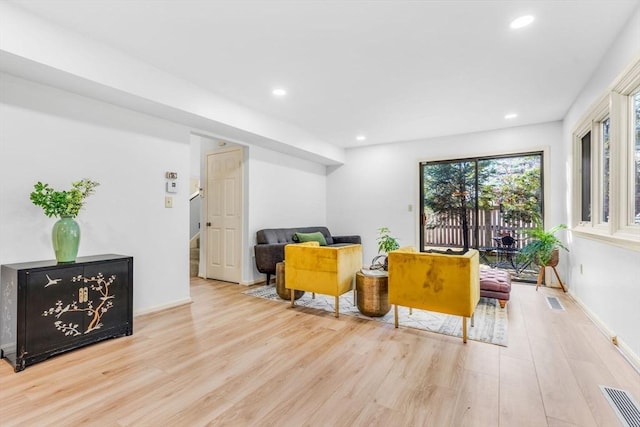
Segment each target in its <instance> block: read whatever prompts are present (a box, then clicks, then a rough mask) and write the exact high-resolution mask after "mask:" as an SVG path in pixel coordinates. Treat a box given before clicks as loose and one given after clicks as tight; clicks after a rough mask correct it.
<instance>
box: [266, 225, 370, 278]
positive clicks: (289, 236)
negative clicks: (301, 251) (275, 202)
mask: <svg viewBox="0 0 640 427" xmlns="http://www.w3.org/2000/svg"><path fill="white" fill-rule="evenodd" d="M317 231H319V232H321V233H322V235H323V236H324V238H325V240H326V241H327V246H339V245H350V244H353V243H362V240H361V239H360V236H332V235H331V233H330V232H329V229H328V228H327V227H297V228H266V229H264V230H258V231H257V232H256V246H255V254H256V267H257V268H258V271H259V272H260V273H264V274H266V275H267V284H269V281H270V280H271V275H272V274H275V273H276V264H277V263H279V262H281V261H284V247H285V245H287V244H289V243H295V242H294V240H293V236H294V234H295V233H297V232H299V233H315V232H317Z"/></svg>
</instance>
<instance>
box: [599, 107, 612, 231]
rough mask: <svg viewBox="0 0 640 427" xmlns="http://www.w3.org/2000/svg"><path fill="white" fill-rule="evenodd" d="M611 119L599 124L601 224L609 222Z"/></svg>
mask: <svg viewBox="0 0 640 427" xmlns="http://www.w3.org/2000/svg"><path fill="white" fill-rule="evenodd" d="M610 125H611V119H610V118H608V117H607V118H606V119H604V120H603V121H602V122H600V153H601V157H600V162H601V164H602V172H601V174H600V191H601V193H602V194H601V197H602V199H601V200H602V203H601V206H600V207H601V209H602V211H601V212H600V220H601V222H604V223H607V222H609V168H610V156H611V147H610V145H609V144H610V138H609V127H610Z"/></svg>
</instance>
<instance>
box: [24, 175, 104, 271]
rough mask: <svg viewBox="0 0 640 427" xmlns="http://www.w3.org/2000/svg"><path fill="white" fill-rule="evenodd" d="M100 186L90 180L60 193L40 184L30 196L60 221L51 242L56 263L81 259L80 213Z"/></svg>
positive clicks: (72, 184)
mask: <svg viewBox="0 0 640 427" xmlns="http://www.w3.org/2000/svg"><path fill="white" fill-rule="evenodd" d="M98 185H100V184H99V183H98V182H96V181H92V180H90V179H86V178H85V179H82V180H80V181H76V182H73V183H71V189H70V190H64V191H57V190H54V189H53V188H51V187H50V186H49V184H44V183H42V182H37V183H36V184H35V185H34V186H33V188H34V190H33V191H32V192H31V194H30V199H31V201H32V202H33V204H34V205H36V206H40V207H41V208H42V209H43V211H44V214H45V215H46V216H48V217H52V216H54V217H57V218H59V219H58V221H56V223H55V224H54V225H53V231H52V234H51V240H52V242H53V249H54V251H55V254H56V260H57V261H58V262H59V263H60V262H74V261H75V260H76V256H77V255H78V245H79V244H80V227H79V226H78V223H77V222H76V221H75V220H74V218H75V217H77V216H78V213H79V212H80V209H82V207H83V206H84V200H85V199H86V198H87V197H89V196H90V195H91V194H93V193H94V192H95V188H96V187H97V186H98Z"/></svg>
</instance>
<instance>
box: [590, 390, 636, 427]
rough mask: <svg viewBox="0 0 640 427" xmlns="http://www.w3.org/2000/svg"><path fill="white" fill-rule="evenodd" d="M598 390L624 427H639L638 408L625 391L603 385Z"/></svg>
mask: <svg viewBox="0 0 640 427" xmlns="http://www.w3.org/2000/svg"><path fill="white" fill-rule="evenodd" d="M600 389H601V390H602V393H604V397H606V398H607V401H608V402H609V404H610V405H611V407H612V408H613V410H614V411H615V413H616V415H617V416H618V418H619V419H620V422H621V423H622V425H623V426H624V427H640V407H638V404H637V403H636V402H635V400H633V397H632V396H631V395H630V394H629V393H628V392H627V391H625V390H620V389H618V388H613V387H605V386H603V385H601V386H600Z"/></svg>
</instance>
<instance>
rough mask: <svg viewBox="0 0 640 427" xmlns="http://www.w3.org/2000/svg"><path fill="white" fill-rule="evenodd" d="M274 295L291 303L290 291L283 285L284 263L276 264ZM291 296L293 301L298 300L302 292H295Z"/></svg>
mask: <svg viewBox="0 0 640 427" xmlns="http://www.w3.org/2000/svg"><path fill="white" fill-rule="evenodd" d="M276 293H277V294H278V296H279V297H280V298H282V299H285V300H287V301H291V289H287V288H286V287H285V285H284V262H279V263H277V264H276ZM293 295H294V298H295V299H300V298H302V295H304V291H295V293H294V294H293Z"/></svg>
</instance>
